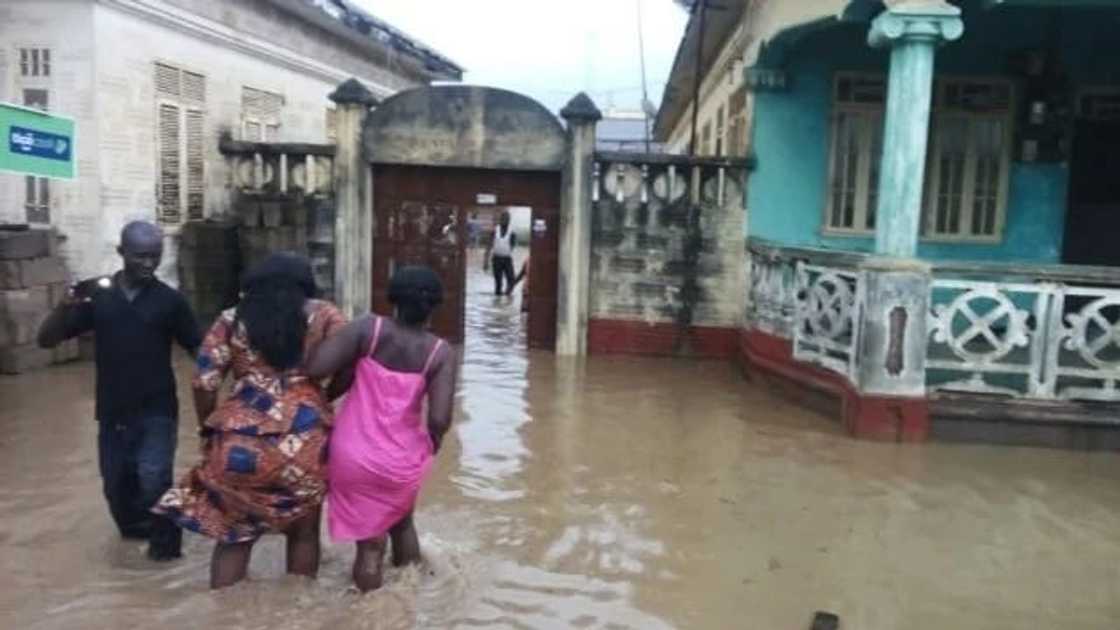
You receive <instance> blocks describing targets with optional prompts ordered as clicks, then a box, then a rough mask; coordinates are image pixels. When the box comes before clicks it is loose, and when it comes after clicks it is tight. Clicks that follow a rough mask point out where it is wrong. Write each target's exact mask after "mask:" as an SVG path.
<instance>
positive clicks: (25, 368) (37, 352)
mask: <svg viewBox="0 0 1120 630" xmlns="http://www.w3.org/2000/svg"><path fill="white" fill-rule="evenodd" d="M53 360H54V352H53V351H51V350H44V349H42V348H40V347H39V346H36V345H35V344H25V345H21V346H11V347H8V348H0V374H23V373H24V372H29V371H31V370H38V369H41V368H45V367H47V366H48V365H50V364H51V362H52V361H53Z"/></svg>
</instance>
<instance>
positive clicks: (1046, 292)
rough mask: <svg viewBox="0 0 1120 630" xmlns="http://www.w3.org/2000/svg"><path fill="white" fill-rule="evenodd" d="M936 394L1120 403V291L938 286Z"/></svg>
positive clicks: (933, 326)
mask: <svg viewBox="0 0 1120 630" xmlns="http://www.w3.org/2000/svg"><path fill="white" fill-rule="evenodd" d="M932 298H933V302H934V306H933V309H932V313H931V315H930V324H929V329H930V334H931V337H930V346H929V351H928V353H929V360H928V362H927V365H926V367H927V370H928V371H929V372H928V376H927V381H928V382H929V386H930V388H931V389H933V390H946V391H965V392H978V393H989V394H1002V395H1007V396H1012V397H1025V398H1039V399H1059V400H1097V401H1117V400H1120V389H1118V388H1117V383H1118V382H1120V290H1118V289H1114V288H1097V287H1072V286H1064V285H1060V284H1055V283H1050V282H1041V283H1037V284H1024V283H1013V282H991V283H978V282H969V281H961V280H946V279H937V280H934V283H933V290H932Z"/></svg>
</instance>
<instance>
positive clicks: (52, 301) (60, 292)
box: [47, 282, 70, 309]
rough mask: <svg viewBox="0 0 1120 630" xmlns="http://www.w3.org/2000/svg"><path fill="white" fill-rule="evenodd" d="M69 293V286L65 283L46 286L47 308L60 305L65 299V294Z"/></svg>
mask: <svg viewBox="0 0 1120 630" xmlns="http://www.w3.org/2000/svg"><path fill="white" fill-rule="evenodd" d="M69 291H70V285H68V284H66V283H65V282H57V283H55V284H50V285H47V306H48V307H49V308H52V309H53V308H54V307H56V306H58V305H59V304H62V300H63V299H65V298H66V294H67V292H69Z"/></svg>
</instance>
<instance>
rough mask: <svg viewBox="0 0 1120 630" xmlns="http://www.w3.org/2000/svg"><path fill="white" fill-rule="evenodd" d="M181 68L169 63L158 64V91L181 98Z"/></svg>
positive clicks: (158, 92) (163, 94)
mask: <svg viewBox="0 0 1120 630" xmlns="http://www.w3.org/2000/svg"><path fill="white" fill-rule="evenodd" d="M179 87H180V86H179V69H178V68H175V67H172V66H169V65H167V64H162V63H157V64H156V93H157V94H159V95H160V96H168V97H171V98H179V94H180V89H179Z"/></svg>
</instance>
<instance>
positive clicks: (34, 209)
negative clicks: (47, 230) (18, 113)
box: [23, 88, 51, 224]
mask: <svg viewBox="0 0 1120 630" xmlns="http://www.w3.org/2000/svg"><path fill="white" fill-rule="evenodd" d="M23 105H24V106H25V107H30V108H32V109H38V110H41V111H44V112H45V111H47V110H48V109H49V108H50V107H49V106H50V93H49V92H48V91H47V90H45V89H32V88H26V89H24V90H23ZM24 185H25V186H24V187H25V190H26V192H25V193H24V202H23V209H24V215H25V220H26V221H27V222H28V223H38V224H49V223H50V222H51V180H49V179H47V178H46V177H35V176H33V175H27V176H25V177H24Z"/></svg>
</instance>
